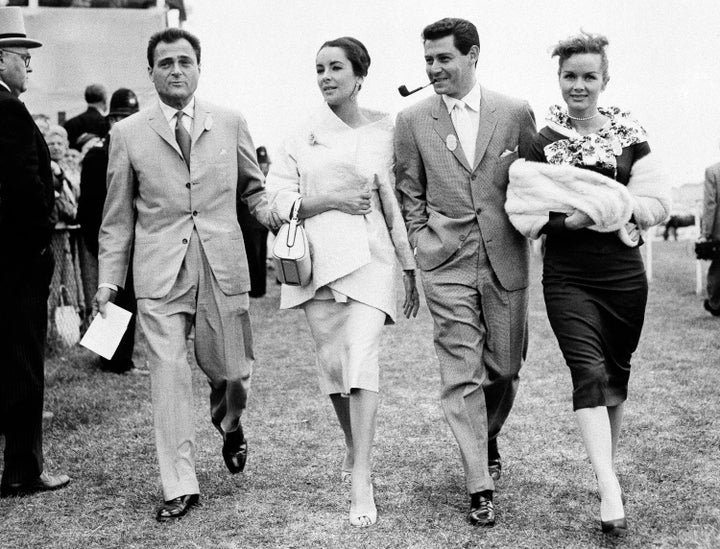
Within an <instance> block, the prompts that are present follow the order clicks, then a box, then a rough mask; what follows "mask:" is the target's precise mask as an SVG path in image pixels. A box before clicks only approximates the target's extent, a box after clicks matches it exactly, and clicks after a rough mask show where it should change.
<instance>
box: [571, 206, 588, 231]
mask: <svg viewBox="0 0 720 549" xmlns="http://www.w3.org/2000/svg"><path fill="white" fill-rule="evenodd" d="M593 224H595V222H594V221H593V220H592V218H591V217H590V216H589V215H587V214H586V213H585V212H581V211H580V210H575V211H574V212H573V213H571V214H570V215H569V216H567V217H566V218H565V228H566V229H569V230H571V231H577V230H579V229H584V228H585V227H589V226H590V225H593Z"/></svg>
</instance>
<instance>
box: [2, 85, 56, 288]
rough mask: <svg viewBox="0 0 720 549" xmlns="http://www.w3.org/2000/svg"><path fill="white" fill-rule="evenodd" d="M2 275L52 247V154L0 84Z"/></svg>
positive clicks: (22, 108) (24, 111)
mask: <svg viewBox="0 0 720 549" xmlns="http://www.w3.org/2000/svg"><path fill="white" fill-rule="evenodd" d="M0 121H2V123H0V262H2V264H3V268H2V269H0V272H3V273H5V274H4V275H3V277H4V276H8V275H9V274H11V273H12V272H16V273H18V272H22V269H23V267H24V266H25V265H26V264H27V263H28V261H29V260H31V259H32V258H33V257H36V256H37V255H38V254H39V253H40V252H41V251H42V250H43V249H44V248H45V247H46V246H48V245H49V243H50V234H51V231H52V226H51V224H50V215H51V213H52V209H53V204H54V192H53V178H52V172H51V170H50V153H49V152H48V148H47V145H46V144H45V139H44V138H43V136H42V133H40V130H39V129H38V127H37V126H36V125H35V122H34V121H33V119H32V116H30V113H29V112H28V110H27V108H26V107H25V105H24V104H23V103H22V102H21V101H20V100H19V99H18V98H17V97H15V96H14V95H13V94H11V93H10V92H9V91H7V90H6V89H5V88H3V87H1V86H0Z"/></svg>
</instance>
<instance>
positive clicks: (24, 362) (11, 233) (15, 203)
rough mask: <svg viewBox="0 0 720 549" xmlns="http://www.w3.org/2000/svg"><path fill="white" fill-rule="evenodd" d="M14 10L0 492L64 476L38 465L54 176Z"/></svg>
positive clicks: (2, 242)
mask: <svg viewBox="0 0 720 549" xmlns="http://www.w3.org/2000/svg"><path fill="white" fill-rule="evenodd" d="M40 46H41V44H40V42H37V41H35V40H30V39H28V38H27V36H26V34H25V24H24V21H23V18H22V11H21V10H20V8H16V7H9V8H0V120H2V124H0V262H2V265H3V268H2V269H0V303H2V307H1V308H0V349H1V350H2V355H3V356H2V360H1V361H0V432H1V433H2V434H3V435H5V453H4V468H3V473H2V480H1V481H0V497H8V496H20V495H27V494H31V493H34V492H42V491H46V490H55V489H58V488H62V487H63V486H65V485H67V484H68V483H69V482H70V478H69V477H68V476H67V475H57V476H54V475H50V474H48V473H47V472H46V471H44V469H43V451H42V411H43V399H44V369H45V367H44V362H45V356H44V351H45V336H46V329H47V299H48V292H49V284H50V278H51V276H52V272H53V258H52V253H51V252H50V250H49V245H50V234H51V231H52V226H51V223H50V215H51V212H52V208H53V201H54V195H53V179H52V172H51V170H50V154H49V153H48V149H47V146H46V145H45V141H44V139H43V136H42V133H40V130H39V129H38V127H37V126H36V125H35V122H34V121H33V119H32V116H31V115H30V113H29V112H28V110H27V109H26V108H25V105H24V104H23V103H22V102H21V101H20V100H19V99H18V97H19V96H20V94H21V93H23V92H24V91H26V89H27V79H28V74H29V73H30V72H31V69H30V53H29V50H30V49H31V48H37V47H40Z"/></svg>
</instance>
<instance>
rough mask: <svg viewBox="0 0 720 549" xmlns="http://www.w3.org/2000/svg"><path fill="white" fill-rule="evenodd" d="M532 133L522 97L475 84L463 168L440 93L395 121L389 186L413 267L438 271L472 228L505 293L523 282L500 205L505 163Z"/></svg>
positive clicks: (522, 259) (517, 237)
mask: <svg viewBox="0 0 720 549" xmlns="http://www.w3.org/2000/svg"><path fill="white" fill-rule="evenodd" d="M534 135H535V119H534V116H533V112H532V110H531V109H530V106H529V105H528V104H527V102H525V101H520V100H516V99H512V98H509V97H506V96H504V95H501V94H499V93H496V92H493V91H490V90H487V89H485V88H482V97H481V100H480V122H479V128H478V135H477V141H476V148H475V165H474V166H470V165H469V163H468V161H467V158H466V157H465V154H464V153H463V151H462V147H461V146H460V145H459V139H458V136H457V133H456V132H455V128H454V126H453V124H452V121H451V119H450V115H449V113H448V110H447V107H446V105H445V103H444V101H443V100H442V97H440V96H434V97H430V98H428V99H425V100H424V101H421V102H419V103H417V104H416V105H413V106H411V107H409V108H408V109H406V110H404V111H402V112H401V113H400V114H399V115H398V117H397V122H396V129H395V156H396V185H397V191H398V193H399V197H400V202H401V206H402V210H403V215H404V217H405V223H406V226H407V230H408V238H409V240H410V244H411V246H413V247H414V248H415V253H416V259H417V263H418V267H420V269H422V270H426V271H429V270H433V269H436V268H439V267H440V266H441V265H442V264H443V263H445V262H446V261H447V260H448V259H449V258H450V257H451V256H453V255H454V254H455V253H456V252H457V250H459V249H460V247H461V246H462V245H463V242H464V240H465V239H466V238H467V236H468V234H469V233H470V231H471V230H472V229H473V227H475V226H479V228H480V233H481V235H482V239H483V242H484V245H485V249H486V250H487V256H488V259H489V262H490V266H491V267H492V269H493V271H494V272H495V274H496V276H497V277H498V280H499V281H500V284H501V285H502V286H503V288H505V289H506V290H517V289H522V288H525V287H527V285H528V260H529V251H528V250H529V248H528V242H527V239H526V238H525V237H523V236H522V235H521V234H520V233H518V232H517V230H515V228H514V227H513V226H512V225H511V224H510V221H509V220H508V216H507V214H506V213H505V209H504V204H505V196H506V190H507V185H508V168H509V167H510V164H511V163H512V162H513V161H515V160H517V158H518V157H519V156H524V155H525V152H526V151H527V150H528V149H529V147H530V143H531V142H532V138H533V136H534Z"/></svg>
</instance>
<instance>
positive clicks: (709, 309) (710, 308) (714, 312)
mask: <svg viewBox="0 0 720 549" xmlns="http://www.w3.org/2000/svg"><path fill="white" fill-rule="evenodd" d="M703 308H704V309H705V310H706V311H707V312H708V313H710V314H711V315H713V316H720V309H716V308H715V307H713V306H712V305H710V300H708V299H706V300H705V301H703Z"/></svg>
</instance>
